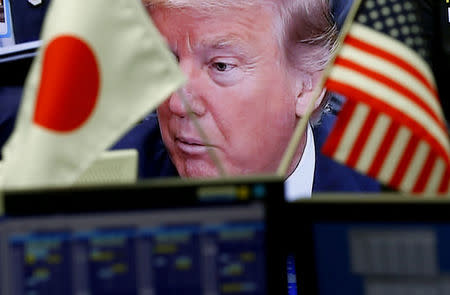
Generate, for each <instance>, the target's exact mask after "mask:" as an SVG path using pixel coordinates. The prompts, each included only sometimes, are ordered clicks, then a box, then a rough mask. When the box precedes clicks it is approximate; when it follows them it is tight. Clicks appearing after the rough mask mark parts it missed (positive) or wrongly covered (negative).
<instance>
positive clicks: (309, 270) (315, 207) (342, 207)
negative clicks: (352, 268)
mask: <svg viewBox="0 0 450 295" xmlns="http://www.w3.org/2000/svg"><path fill="white" fill-rule="evenodd" d="M282 210H283V212H284V216H285V219H284V221H283V222H284V223H286V224H292V226H293V227H295V228H296V234H295V235H290V236H289V238H288V239H286V243H287V245H288V247H287V249H286V250H285V251H287V252H290V253H292V254H293V256H294V257H295V262H296V275H297V289H298V294H301V295H303V294H307V295H316V294H319V284H320V282H319V280H318V277H317V267H316V260H315V244H314V240H315V238H314V232H313V230H314V228H313V227H314V225H315V224H318V223H324V222H325V223H336V224H337V223H354V224H357V223H361V224H364V223H388V222H393V223H436V224H440V223H447V224H449V223H450V215H449V212H450V199H445V198H438V197H435V196H433V197H432V198H423V197H418V196H408V195H400V194H384V195H363V194H361V195H358V194H351V195H333V196H327V195H320V196H316V197H315V198H312V199H310V200H300V201H298V202H295V203H291V204H286V205H285V206H284V208H282ZM284 234H287V233H284ZM330 246H331V245H330Z"/></svg>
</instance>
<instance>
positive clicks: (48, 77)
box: [3, 0, 185, 188]
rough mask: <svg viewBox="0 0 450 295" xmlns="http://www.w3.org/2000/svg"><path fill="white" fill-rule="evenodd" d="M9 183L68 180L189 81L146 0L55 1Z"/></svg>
mask: <svg viewBox="0 0 450 295" xmlns="http://www.w3.org/2000/svg"><path fill="white" fill-rule="evenodd" d="M42 39H43V45H42V47H41V49H40V51H39V52H38V56H37V57H36V58H35V60H34V62H33V65H32V68H31V70H30V73H29V75H28V77H27V81H26V85H25V90H24V94H23V98H22V105H21V107H20V110H19V115H18V118H17V122H16V128H15V130H14V132H13V134H12V136H11V139H10V140H9V141H8V143H7V145H6V147H5V150H4V156H5V159H4V167H3V174H4V186H5V187H7V188H8V187H14V188H15V187H24V186H46V185H69V184H72V183H73V182H74V181H75V180H76V179H77V178H78V176H79V175H80V174H81V173H82V172H83V171H84V170H86V169H87V168H88V167H89V166H90V164H91V163H93V161H94V160H95V159H96V158H97V157H98V156H99V154H100V153H101V152H103V151H104V150H106V149H108V148H109V147H110V146H111V145H112V144H114V143H115V142H116V141H117V140H118V139H119V138H120V137H121V136H122V135H123V134H124V133H125V132H126V131H127V130H129V129H130V128H132V127H133V125H134V124H135V123H137V122H138V121H139V120H141V119H142V118H143V117H144V116H145V115H146V114H148V113H149V112H151V111H152V110H154V109H155V108H156V107H157V106H158V105H159V104H160V103H161V102H162V101H164V100H165V99H166V98H168V97H169V95H170V94H171V93H172V92H173V91H175V90H176V89H177V88H179V87H180V86H181V85H182V84H183V83H184V79H185V78H184V76H183V75H182V73H181V71H180V70H179V68H178V65H177V63H176V60H175V58H174V57H173V56H172V54H171V53H170V51H169V50H168V48H167V47H166V45H165V43H164V41H163V39H162V37H161V36H160V35H159V32H158V31H157V29H156V28H155V27H154V26H153V23H152V22H151V19H150V17H149V16H148V15H147V13H146V11H145V8H144V7H143V5H142V4H141V2H140V1H139V0H113V1H111V0H94V1H82V0H53V1H52V3H51V4H50V7H49V10H48V13H47V16H46V19H45V22H44V26H43V31H42Z"/></svg>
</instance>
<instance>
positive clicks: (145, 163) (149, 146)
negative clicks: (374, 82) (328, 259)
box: [113, 114, 381, 192]
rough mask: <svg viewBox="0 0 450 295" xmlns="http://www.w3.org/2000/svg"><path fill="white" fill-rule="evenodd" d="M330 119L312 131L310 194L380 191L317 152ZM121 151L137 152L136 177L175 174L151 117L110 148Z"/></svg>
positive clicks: (157, 126) (356, 174) (156, 122)
mask: <svg viewBox="0 0 450 295" xmlns="http://www.w3.org/2000/svg"><path fill="white" fill-rule="evenodd" d="M334 120H335V116H334V115H332V114H326V115H324V116H323V118H322V121H321V123H320V124H319V125H317V126H315V127H314V128H313V133H314V139H315V147H316V168H315V175H314V183H313V192H327V191H328V192H337V191H338V192H358V191H362V192H376V191H380V189H381V187H380V185H379V183H378V182H376V181H374V180H373V179H371V178H369V177H366V176H363V175H361V174H359V173H358V172H356V171H354V170H352V169H350V168H348V167H345V166H343V165H340V164H338V163H336V162H335V161H333V160H331V159H330V158H328V157H326V156H324V155H323V154H322V153H321V152H320V147H321V146H322V145H323V143H324V142H325V140H326V137H327V135H328V134H329V132H330V130H331V128H332V125H333V123H334ZM124 148H137V149H138V151H139V177H140V178H148V177H170V176H176V175H178V174H177V171H176V169H175V167H174V166H173V164H172V162H171V161H170V158H169V155H168V153H167V150H166V149H165V147H164V144H163V142H162V139H161V135H160V131H159V125H158V120H157V118H156V115H155V114H152V115H150V116H149V117H147V118H146V119H145V120H144V121H143V122H142V123H140V124H138V125H137V126H136V127H135V128H134V129H132V130H131V131H130V132H128V133H127V134H126V135H125V136H124V137H123V138H122V139H121V140H120V141H119V142H118V143H117V144H116V145H115V146H114V147H113V149H124Z"/></svg>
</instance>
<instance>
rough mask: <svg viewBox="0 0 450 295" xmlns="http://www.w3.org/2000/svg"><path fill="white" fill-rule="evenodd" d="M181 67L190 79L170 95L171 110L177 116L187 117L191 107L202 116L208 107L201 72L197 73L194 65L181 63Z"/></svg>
mask: <svg viewBox="0 0 450 295" xmlns="http://www.w3.org/2000/svg"><path fill="white" fill-rule="evenodd" d="M180 67H181V69H182V71H183V72H184V74H185V75H186V77H187V80H188V81H187V82H186V84H185V85H184V86H183V87H182V88H180V89H179V90H178V91H177V92H176V93H174V94H173V95H172V96H171V97H170V100H169V108H170V111H171V112H172V113H174V114H176V115H177V116H180V117H185V116H187V115H188V111H189V109H190V110H191V111H192V112H193V113H194V114H195V115H197V116H202V115H204V114H205V112H206V107H205V104H204V101H203V98H202V96H201V87H202V86H201V85H202V83H201V81H200V80H201V79H200V73H197V72H196V71H195V69H193V67H192V65H187V64H182V63H180Z"/></svg>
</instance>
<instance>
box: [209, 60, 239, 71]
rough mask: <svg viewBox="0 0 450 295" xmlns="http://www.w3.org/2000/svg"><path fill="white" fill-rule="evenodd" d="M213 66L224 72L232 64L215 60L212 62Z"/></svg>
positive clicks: (229, 68)
mask: <svg viewBox="0 0 450 295" xmlns="http://www.w3.org/2000/svg"><path fill="white" fill-rule="evenodd" d="M213 67H214V68H215V69H216V70H218V71H219V72H226V71H229V70H231V69H232V68H233V67H234V66H233V65H231V64H227V63H224V62H215V63H213Z"/></svg>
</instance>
